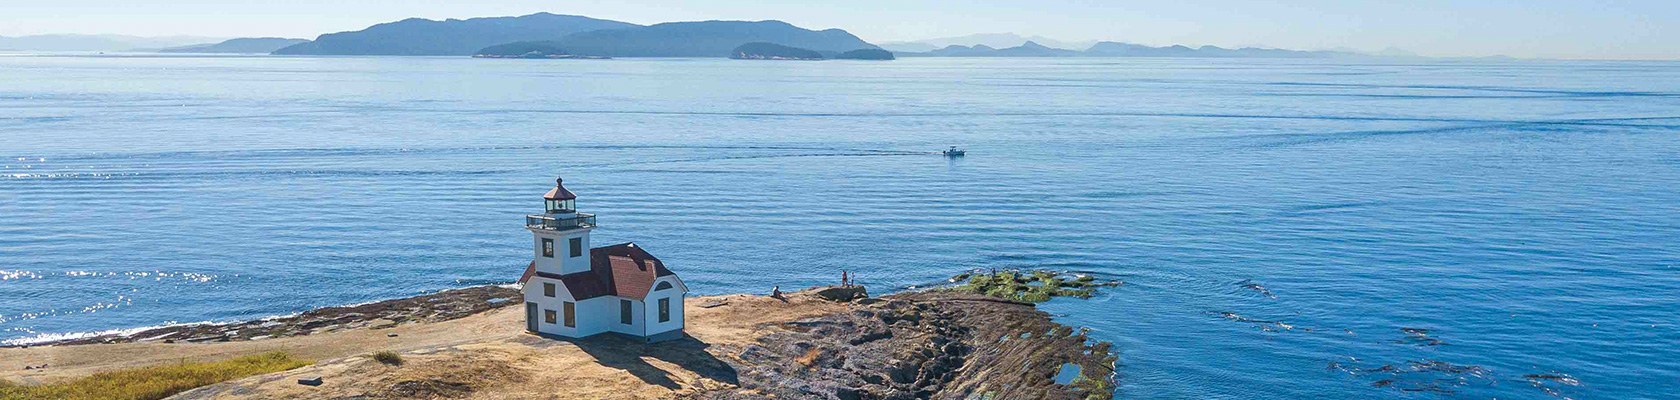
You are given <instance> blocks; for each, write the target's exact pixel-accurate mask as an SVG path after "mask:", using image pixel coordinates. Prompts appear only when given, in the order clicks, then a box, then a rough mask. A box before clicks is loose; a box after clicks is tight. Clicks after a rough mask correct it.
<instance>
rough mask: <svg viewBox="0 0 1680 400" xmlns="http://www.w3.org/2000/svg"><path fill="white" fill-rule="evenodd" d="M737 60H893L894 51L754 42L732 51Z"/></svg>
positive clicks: (731, 53)
mask: <svg viewBox="0 0 1680 400" xmlns="http://www.w3.org/2000/svg"><path fill="white" fill-rule="evenodd" d="M729 58H733V59H737V60H824V59H834V60H892V59H894V57H893V54H892V52H890V51H886V50H882V49H857V50H851V51H846V52H839V53H835V52H820V51H816V50H810V49H803V48H798V47H792V46H783V45H779V44H775V43H766V42H753V43H747V44H743V45H740V46H738V47H736V48H735V50H733V51H732V52H730V55H729Z"/></svg>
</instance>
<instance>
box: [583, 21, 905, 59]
mask: <svg viewBox="0 0 1680 400" xmlns="http://www.w3.org/2000/svg"><path fill="white" fill-rule="evenodd" d="M556 42H558V44H559V45H561V46H564V47H565V48H566V49H567V50H570V51H571V52H572V53H573V54H582V55H594V56H609V57H729V56H731V55H732V54H734V50H735V48H736V47H739V46H741V45H742V44H746V43H759V42H762V43H775V44H778V45H782V46H789V47H797V48H801V49H808V50H814V51H818V52H825V51H832V52H836V53H838V52H845V51H851V50H857V49H879V47H875V45H873V44H869V42H865V41H863V39H859V38H858V37H857V36H853V35H852V34H851V33H848V32H846V31H844V30H840V29H827V30H821V31H813V30H809V29H804V28H800V27H797V26H793V25H792V24H789V23H786V22H782V21H698V22H668V23H663V24H655V25H649V26H645V27H636V28H626V29H603V30H595V31H588V32H580V33H576V34H572V35H567V36H565V37H562V38H560V39H558V40H556Z"/></svg>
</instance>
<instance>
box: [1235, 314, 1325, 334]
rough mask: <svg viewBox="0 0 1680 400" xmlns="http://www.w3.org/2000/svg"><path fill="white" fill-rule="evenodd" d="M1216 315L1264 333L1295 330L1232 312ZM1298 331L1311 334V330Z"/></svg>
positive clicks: (1288, 326) (1276, 322)
mask: <svg viewBox="0 0 1680 400" xmlns="http://www.w3.org/2000/svg"><path fill="white" fill-rule="evenodd" d="M1217 314H1219V317H1220V318H1225V319H1229V320H1232V321H1237V322H1242V323H1249V324H1254V326H1255V327H1256V328H1258V329H1260V330H1261V331H1265V332H1276V331H1277V330H1278V329H1283V330H1286V331H1287V330H1295V329H1297V328H1296V327H1295V326H1294V325H1290V324H1286V323H1283V321H1272V320H1264V319H1254V318H1248V317H1244V316H1241V315H1237V313H1233V312H1219V313H1217ZM1299 329H1301V331H1304V332H1312V328H1299Z"/></svg>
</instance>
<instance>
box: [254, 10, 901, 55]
mask: <svg viewBox="0 0 1680 400" xmlns="http://www.w3.org/2000/svg"><path fill="white" fill-rule="evenodd" d="M757 42H763V43H776V44H779V45H784V46H791V47H797V48H802V49H809V50H814V51H819V52H832V53H834V54H836V55H838V54H841V53H844V52H848V51H852V50H879V49H880V48H879V47H876V46H875V45H873V44H870V43H869V42H865V41H863V39H859V38H858V37H857V36H853V35H852V34H851V33H848V32H846V31H844V30H840V29H826V30H820V31H815V30H809V29H804V28H800V27H797V26H793V25H792V24H788V23H786V22H782V21H696V22H669V23H662V24H654V25H648V26H642V25H637V24H632V23H628V22H620V21H611V20H604V19H595V18H589V17H584V16H577V15H558V14H549V13H538V14H531V15H525V16H519V17H494V18H472V19H466V20H458V19H449V20H444V21H434V20H428V19H420V18H410V19H405V20H402V21H397V22H390V23H384V24H378V25H374V26H371V27H368V28H367V29H363V30H359V31H352V32H339V33H332V34H326V35H321V36H320V37H319V38H316V39H315V40H314V41H310V42H305V43H298V44H294V45H291V46H287V47H284V48H281V49H278V50H276V51H274V54H278V55H408V56H478V57H487V58H508V57H527V56H529V57H533V58H568V57H560V56H569V57H729V56H730V55H731V54H733V53H732V50H733V49H734V48H736V47H738V46H740V45H742V44H744V43H757ZM532 52H535V53H532Z"/></svg>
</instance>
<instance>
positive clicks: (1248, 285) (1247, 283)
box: [1238, 279, 1277, 299]
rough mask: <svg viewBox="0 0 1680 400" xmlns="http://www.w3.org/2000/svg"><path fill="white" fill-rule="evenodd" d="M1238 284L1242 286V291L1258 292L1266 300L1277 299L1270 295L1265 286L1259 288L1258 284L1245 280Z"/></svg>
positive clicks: (1270, 292)
mask: <svg viewBox="0 0 1680 400" xmlns="http://www.w3.org/2000/svg"><path fill="white" fill-rule="evenodd" d="M1238 283H1241V284H1242V287H1243V289H1248V290H1253V291H1256V292H1260V295H1261V296H1266V298H1268V299H1275V298H1277V295H1275V294H1272V291H1271V289H1266V287H1265V286H1260V284H1258V283H1253V282H1251V281H1249V280H1247V279H1244V280H1242V282H1238Z"/></svg>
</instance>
